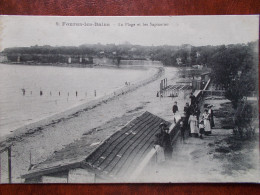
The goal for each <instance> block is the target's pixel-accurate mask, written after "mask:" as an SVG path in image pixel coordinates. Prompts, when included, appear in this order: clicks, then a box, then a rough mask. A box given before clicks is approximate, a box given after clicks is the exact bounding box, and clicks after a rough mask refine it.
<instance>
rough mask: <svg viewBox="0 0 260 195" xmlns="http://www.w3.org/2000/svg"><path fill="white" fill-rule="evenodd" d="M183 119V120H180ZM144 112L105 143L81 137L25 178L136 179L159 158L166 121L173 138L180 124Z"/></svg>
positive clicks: (40, 180) (32, 180) (30, 180)
mask: <svg viewBox="0 0 260 195" xmlns="http://www.w3.org/2000/svg"><path fill="white" fill-rule="evenodd" d="M178 121H180V119H178ZM178 121H177V124H176V125H175V124H174V125H171V124H170V123H169V122H167V121H165V120H163V119H162V118H160V117H158V116H155V115H153V114H151V113H149V112H144V113H143V114H142V115H140V116H139V117H136V118H134V119H133V120H132V121H130V122H129V123H127V124H126V125H125V126H124V127H122V128H121V129H120V130H118V131H117V132H116V133H114V134H113V135H112V136H110V137H109V138H108V139H106V140H105V141H103V142H102V143H92V144H90V145H86V143H87V142H86V141H85V140H84V139H81V140H79V141H77V142H75V143H73V144H70V146H69V147H66V148H65V149H62V150H60V151H57V152H55V154H53V155H52V156H51V157H49V158H48V159H47V160H45V161H44V162H42V163H39V164H37V165H34V166H33V167H32V169H31V170H29V172H28V173H27V174H26V175H23V176H22V177H23V178H24V179H25V182H26V183H100V182H123V181H125V182H127V181H130V180H131V179H133V180H134V179H135V178H136V177H138V175H140V174H142V173H143V171H145V170H146V168H147V166H150V165H151V162H154V161H155V160H156V156H155V155H156V152H155V151H154V147H153V146H154V140H155V135H156V134H157V133H158V132H159V131H160V129H159V125H160V123H162V122H164V123H165V124H166V125H167V126H169V127H170V130H171V134H170V135H171V137H172V140H175V139H176V137H177V136H178V132H179V129H178V125H179V122H178Z"/></svg>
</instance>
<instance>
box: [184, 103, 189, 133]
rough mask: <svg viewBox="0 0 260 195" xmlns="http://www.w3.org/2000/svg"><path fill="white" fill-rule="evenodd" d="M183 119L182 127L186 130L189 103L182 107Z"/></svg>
mask: <svg viewBox="0 0 260 195" xmlns="http://www.w3.org/2000/svg"><path fill="white" fill-rule="evenodd" d="M183 111H184V119H183V126H184V128H186V129H188V120H189V117H190V111H191V109H190V106H189V103H188V102H187V103H186V105H185V106H184V109H183Z"/></svg>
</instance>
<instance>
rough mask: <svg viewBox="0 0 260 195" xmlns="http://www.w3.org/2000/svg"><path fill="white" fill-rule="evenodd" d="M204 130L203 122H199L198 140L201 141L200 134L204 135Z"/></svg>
mask: <svg viewBox="0 0 260 195" xmlns="http://www.w3.org/2000/svg"><path fill="white" fill-rule="evenodd" d="M204 128H205V126H204V122H203V120H201V121H200V123H199V129H200V130H199V134H200V139H203V137H202V134H203V133H204Z"/></svg>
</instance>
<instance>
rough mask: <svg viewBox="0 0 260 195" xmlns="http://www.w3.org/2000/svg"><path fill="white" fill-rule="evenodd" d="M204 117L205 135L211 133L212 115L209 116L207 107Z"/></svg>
mask: <svg viewBox="0 0 260 195" xmlns="http://www.w3.org/2000/svg"><path fill="white" fill-rule="evenodd" d="M202 119H203V121H204V129H205V135H209V134H211V128H210V116H209V112H208V109H205V111H204V113H203V115H202Z"/></svg>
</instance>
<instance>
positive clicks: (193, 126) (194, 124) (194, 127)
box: [188, 113, 199, 137]
mask: <svg viewBox="0 0 260 195" xmlns="http://www.w3.org/2000/svg"><path fill="white" fill-rule="evenodd" d="M188 122H189V124H190V132H191V135H192V136H195V137H198V135H199V129H198V120H197V116H196V115H195V114H194V113H193V114H192V115H190V117H189V121H188Z"/></svg>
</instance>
